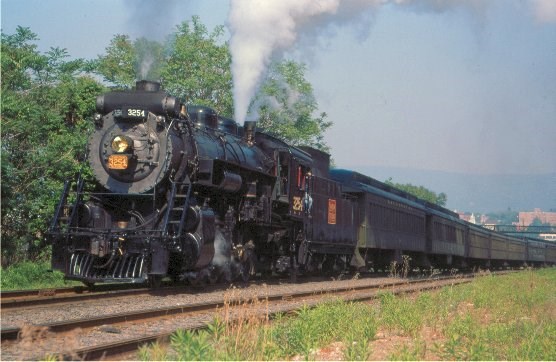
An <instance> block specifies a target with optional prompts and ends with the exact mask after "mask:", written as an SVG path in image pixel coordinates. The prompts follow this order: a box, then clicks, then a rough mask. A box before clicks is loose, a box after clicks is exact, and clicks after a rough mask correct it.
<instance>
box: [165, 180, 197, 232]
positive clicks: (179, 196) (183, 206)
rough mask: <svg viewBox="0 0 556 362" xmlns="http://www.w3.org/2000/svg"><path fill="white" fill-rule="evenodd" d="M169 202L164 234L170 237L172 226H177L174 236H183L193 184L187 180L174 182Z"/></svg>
mask: <svg viewBox="0 0 556 362" xmlns="http://www.w3.org/2000/svg"><path fill="white" fill-rule="evenodd" d="M171 184H172V190H171V192H170V199H169V200H168V206H167V207H168V208H167V210H166V215H165V216H164V221H163V228H162V234H163V235H168V232H169V230H168V229H169V228H170V225H177V232H175V233H174V236H178V237H179V236H181V233H182V232H183V226H184V224H185V216H186V215H187V209H188V207H189V196H190V195H191V189H192V186H191V182H190V181H189V178H187V179H186V180H185V181H184V182H173V181H172V183H171Z"/></svg>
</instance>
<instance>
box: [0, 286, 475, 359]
mask: <svg viewBox="0 0 556 362" xmlns="http://www.w3.org/2000/svg"><path fill="white" fill-rule="evenodd" d="M470 280H471V277H462V276H458V277H456V278H453V277H452V278H451V277H440V278H435V279H420V280H398V281H391V282H387V283H374V284H372V283H371V284H365V285H351V283H350V282H349V281H345V283H344V284H345V286H339V287H333V288H323V289H318V288H317V289H312V290H308V291H300V292H291V293H285V294H284V293H275V294H270V295H268V294H267V295H259V296H256V297H255V298H260V299H261V300H264V301H265V303H266V304H265V305H266V309H265V310H262V311H259V313H269V311H271V312H270V314H271V316H270V317H272V315H273V313H284V312H289V311H292V310H295V309H297V308H299V307H300V306H301V305H314V304H317V303H320V302H322V301H323V299H324V298H325V297H332V298H341V299H345V300H355V301H357V300H368V299H373V298H375V297H376V296H377V295H378V294H379V293H380V292H382V291H385V290H388V291H391V292H394V293H404V292H415V291H422V290H427V289H433V288H439V287H442V286H445V285H453V284H459V283H464V282H468V281H470ZM247 302H248V300H247V299H246V298H245V297H244V296H239V297H233V296H232V297H228V299H226V300H224V299H222V300H218V301H216V302H210V303H195V304H189V305H179V306H173V307H164V308H155V309H150V310H142V311H135V312H126V313H118V314H111V315H104V316H98V317H95V318H86V319H76V320H71V321H66V322H56V323H48V324H40V325H35V326H28V327H25V328H3V329H2V345H3V346H2V348H3V349H4V347H5V346H6V345H9V344H17V343H25V340H26V339H31V340H32V339H33V338H36V335H37V334H39V335H40V336H41V343H42V344H44V345H49V346H51V348H50V349H41V350H40V352H38V353H39V354H38V355H33V356H29V357H30V359H42V358H44V357H45V356H46V355H48V354H54V355H57V356H58V358H63V359H72V360H75V359H86V360H98V359H101V358H103V359H117V358H116V357H117V356H121V355H123V354H126V353H130V352H133V351H136V350H137V348H138V347H139V346H141V345H143V344H145V343H151V342H155V341H165V340H167V339H168V338H169V336H170V335H171V334H172V333H173V332H174V331H175V330H176V329H199V328H204V326H206V324H207V323H209V322H210V321H211V320H212V319H213V318H214V315H215V312H217V311H218V310H222V309H223V308H224V307H225V306H227V308H228V312H230V310H231V309H230V308H234V307H238V306H240V305H242V304H244V303H247ZM158 324H160V325H164V324H170V325H169V326H166V327H165V328H163V329H161V330H157V329H156V328H155V329H154V330H153V329H148V331H146V330H145V329H147V328H150V327H151V326H156V325H158ZM76 331H78V334H80V335H81V336H87V335H99V333H104V335H106V334H107V333H108V334H112V336H113V338H109V341H108V342H102V341H101V342H98V343H97V342H95V343H94V345H93V346H91V347H83V346H82V345H78V344H77V343H73V344H74V346H73V348H71V350H64V348H62V347H61V346H67V345H68V339H69V340H71V339H72V335H73V339H75V338H76V337H75V334H76ZM116 336H117V337H118V338H117V339H118V341H114V340H115V339H116ZM120 337H122V338H120ZM128 337H129V338H128ZM87 338H88V337H85V339H87ZM91 338H92V337H91ZM82 339H83V338H82ZM85 344H87V343H85ZM69 345H72V343H69ZM3 355H5V353H4V351H3ZM8 355H9V354H8ZM17 357H19V356H17ZM17 357H16V358H15V359H19V358H17Z"/></svg>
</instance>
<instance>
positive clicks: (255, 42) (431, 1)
mask: <svg viewBox="0 0 556 362" xmlns="http://www.w3.org/2000/svg"><path fill="white" fill-rule="evenodd" d="M486 3H487V2H485V1H484V0H344V1H341V0H280V1H266V0H232V1H231V7H230V14H229V18H228V25H229V28H230V33H231V39H230V51H231V54H232V76H233V80H234V104H235V118H236V119H237V120H238V121H240V122H241V121H243V120H245V117H246V114H247V111H248V107H249V103H250V102H251V99H252V97H253V95H254V94H255V92H256V91H257V87H258V84H259V82H260V81H261V78H262V77H263V76H264V74H265V72H266V69H267V68H268V65H269V64H270V62H271V60H272V59H273V58H280V57H281V56H282V55H283V54H284V52H286V51H288V50H289V49H290V48H292V47H293V46H294V45H295V44H296V43H298V42H299V41H300V39H301V38H304V44H306V43H312V44H317V43H318V40H319V34H322V33H323V31H330V30H333V28H334V27H335V26H336V27H337V26H345V25H349V26H353V27H359V30H360V31H361V34H362V35H363V38H364V37H366V35H368V34H369V31H370V25H371V24H370V19H372V14H373V13H374V12H375V10H376V9H378V8H380V7H381V6H384V5H396V6H402V7H405V8H407V9H409V10H411V11H417V12H419V11H424V12H444V11H449V10H452V9H455V8H466V9H467V10H470V11H472V12H480V11H481V10H482V8H483V7H485V6H486V5H487V4H486ZM530 4H532V6H533V7H534V10H535V12H536V15H537V17H538V19H539V20H541V21H553V20H556V1H555V0H530ZM308 39H309V40H308Z"/></svg>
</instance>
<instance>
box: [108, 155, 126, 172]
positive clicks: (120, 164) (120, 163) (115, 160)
mask: <svg viewBox="0 0 556 362" xmlns="http://www.w3.org/2000/svg"><path fill="white" fill-rule="evenodd" d="M127 161H128V158H127V156H126V155H110V156H109V157H108V168H110V169H112V170H125V169H126V168H127V166H128V162H127Z"/></svg>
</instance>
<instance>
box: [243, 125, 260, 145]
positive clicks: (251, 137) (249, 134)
mask: <svg viewBox="0 0 556 362" xmlns="http://www.w3.org/2000/svg"><path fill="white" fill-rule="evenodd" d="M256 127H257V122H255V121H245V123H244V124H243V129H244V131H245V133H244V138H245V142H247V144H248V145H250V146H252V145H254V144H255V128H256Z"/></svg>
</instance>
